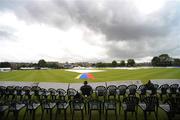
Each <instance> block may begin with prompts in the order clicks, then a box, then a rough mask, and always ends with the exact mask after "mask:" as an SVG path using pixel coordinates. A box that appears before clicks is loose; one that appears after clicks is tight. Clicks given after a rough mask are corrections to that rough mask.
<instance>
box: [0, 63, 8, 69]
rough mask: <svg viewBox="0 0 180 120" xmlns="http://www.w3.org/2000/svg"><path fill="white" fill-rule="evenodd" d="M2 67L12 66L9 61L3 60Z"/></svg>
mask: <svg viewBox="0 0 180 120" xmlns="http://www.w3.org/2000/svg"><path fill="white" fill-rule="evenodd" d="M0 67H2V68H6V67H11V64H10V63H9V62H1V63H0Z"/></svg>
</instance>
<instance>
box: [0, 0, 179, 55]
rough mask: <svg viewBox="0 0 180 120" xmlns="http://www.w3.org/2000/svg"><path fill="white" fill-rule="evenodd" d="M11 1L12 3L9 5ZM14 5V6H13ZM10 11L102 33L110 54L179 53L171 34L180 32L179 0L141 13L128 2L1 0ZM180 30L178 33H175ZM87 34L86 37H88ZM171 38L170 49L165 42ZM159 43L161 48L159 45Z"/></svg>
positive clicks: (63, 26) (22, 16)
mask: <svg viewBox="0 0 180 120" xmlns="http://www.w3.org/2000/svg"><path fill="white" fill-rule="evenodd" d="M12 4H13V5H12ZM14 6H16V7H14ZM1 9H3V10H7V9H8V10H12V11H14V13H15V14H16V15H17V16H18V17H19V18H20V19H24V21H26V22H29V23H32V22H37V23H45V24H50V25H53V26H55V27H58V28H59V29H68V28H70V27H71V26H72V25H74V24H81V25H85V26H87V27H88V28H90V29H91V30H93V31H95V32H97V33H100V34H103V35H105V37H106V41H107V42H106V43H104V46H103V47H106V48H107V54H108V55H109V56H110V57H120V58H129V57H131V56H132V57H134V58H140V57H145V56H147V55H148V56H153V55H154V54H158V53H161V52H168V53H172V54H174V55H178V52H180V51H179V49H176V50H174V52H171V50H172V49H173V48H175V47H176V46H175V44H176V43H177V42H178V41H177V40H176V39H178V37H176V36H172V35H171V34H172V33H174V32H177V31H180V29H179V26H180V14H179V13H180V2H178V1H173V2H171V1H168V2H167V3H166V4H165V6H164V7H163V8H162V9H161V10H160V11H158V12H155V13H152V14H150V15H148V16H141V14H140V13H139V12H138V11H137V9H136V8H135V6H133V4H132V3H131V1H115V0H111V1H104V2H100V1H85V0H75V1H71V0H51V1H31V0H28V1H22V0H18V1H16V2H12V1H11V2H9V1H6V2H5V1H4V4H3V5H0V10H1ZM177 33H179V32H177ZM87 37H88V36H87ZM171 38H172V41H174V42H176V43H173V42H172V43H171V44H173V45H172V46H171V47H170V48H168V49H170V50H166V49H167V47H168V44H169V42H168V44H167V43H166V42H167V41H170V40H169V39H171ZM119 41H126V42H127V48H120V47H119V46H118V44H116V43H118V42H119ZM162 44H165V45H163V46H162V47H160V46H161V45H162Z"/></svg>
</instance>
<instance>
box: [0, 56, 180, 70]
mask: <svg viewBox="0 0 180 120" xmlns="http://www.w3.org/2000/svg"><path fill="white" fill-rule="evenodd" d="M149 64H150V65H151V66H158V67H159V66H160V67H161V66H162V67H166V66H180V58H172V57H170V56H169V55H168V54H161V55H159V56H155V57H153V58H152V60H151V62H150V63H149ZM73 65H74V64H73ZM144 65H147V64H141V65H140V64H137V63H136V62H135V60H134V59H128V60H127V61H125V60H121V61H120V62H117V61H116V60H113V61H112V62H110V63H105V62H97V63H93V64H90V65H89V66H88V67H134V66H144ZM78 66H81V65H80V64H78ZM5 67H10V68H12V69H20V68H21V67H35V68H36V69H39V68H42V67H47V68H53V69H59V68H63V66H62V65H60V64H59V63H58V62H46V61H45V60H44V59H41V60H39V61H38V63H16V64H13V63H9V62H0V68H5ZM82 67H87V66H83V65H82Z"/></svg>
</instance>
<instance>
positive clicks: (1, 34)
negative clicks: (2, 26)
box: [0, 30, 13, 41]
mask: <svg viewBox="0 0 180 120" xmlns="http://www.w3.org/2000/svg"><path fill="white" fill-rule="evenodd" d="M12 37H13V35H12V34H11V33H9V32H7V31H4V30H0V41H2V40H9V39H10V38H12Z"/></svg>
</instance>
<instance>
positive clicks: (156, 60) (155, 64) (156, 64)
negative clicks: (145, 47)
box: [151, 57, 160, 66]
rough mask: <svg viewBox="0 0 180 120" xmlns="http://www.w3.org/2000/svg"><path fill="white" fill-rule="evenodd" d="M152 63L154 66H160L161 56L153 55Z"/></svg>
mask: <svg viewBox="0 0 180 120" xmlns="http://www.w3.org/2000/svg"><path fill="white" fill-rule="evenodd" d="M151 64H152V65H153V66H159V65H160V58H159V57H153V59H152V60H151Z"/></svg>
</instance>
